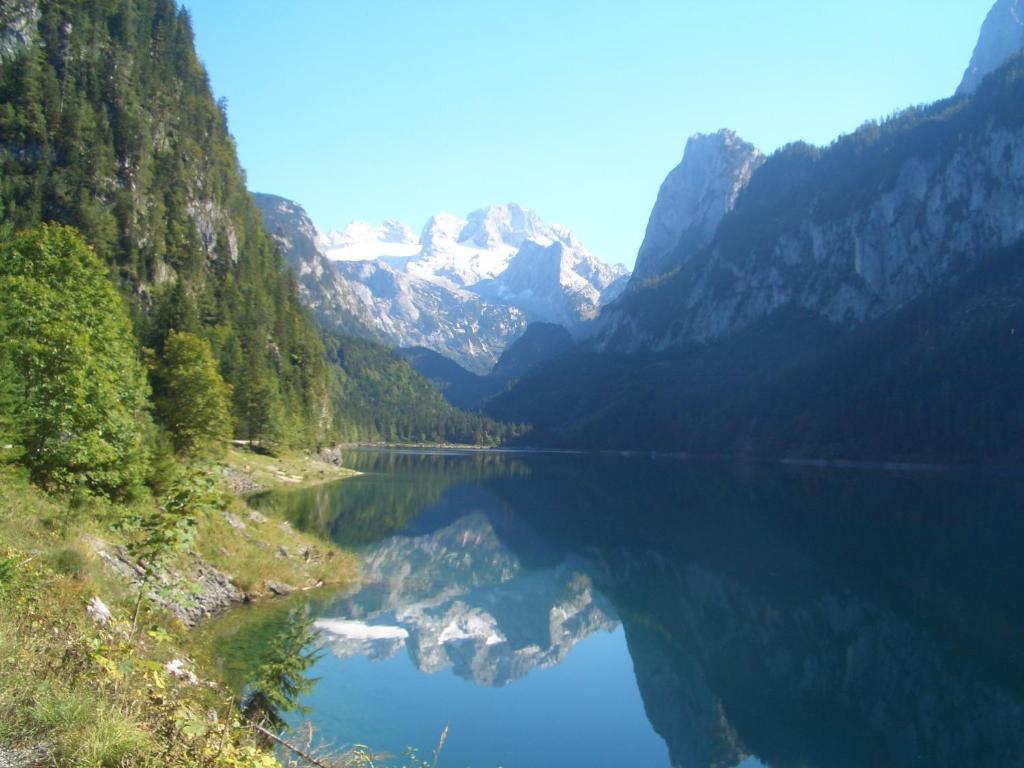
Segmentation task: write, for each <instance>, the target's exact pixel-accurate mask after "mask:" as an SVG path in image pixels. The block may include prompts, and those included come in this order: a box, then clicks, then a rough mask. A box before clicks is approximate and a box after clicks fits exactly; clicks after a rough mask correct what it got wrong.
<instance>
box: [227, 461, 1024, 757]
mask: <svg viewBox="0 0 1024 768" xmlns="http://www.w3.org/2000/svg"><path fill="white" fill-rule="evenodd" d="M344 460H345V463H346V465H347V466H350V467H353V468H355V469H358V470H360V471H362V472H363V473H365V474H364V475H362V476H361V477H357V478H354V479H351V480H345V481H342V482H340V483H335V484H332V485H326V486H320V487H315V488H311V489H303V490H296V491H290V492H279V493H274V494H270V495H267V496H264V497H261V498H259V499H257V500H255V501H254V503H255V504H257V505H268V504H270V505H274V506H275V507H277V508H278V509H280V510H282V511H283V512H284V513H285V514H287V515H288V517H289V519H290V520H291V521H292V523H293V525H295V526H297V527H301V528H303V529H305V530H308V531H312V532H316V533H318V534H320V535H321V536H324V537H328V538H331V539H333V540H335V541H337V542H339V543H340V544H342V545H344V546H346V547H350V548H352V549H354V550H355V551H357V552H358V553H359V555H360V557H361V558H362V564H363V568H362V572H363V576H362V578H363V581H362V583H361V584H360V586H359V587H358V588H356V589H354V590H351V591H349V592H347V593H344V594H333V595H324V594H318V595H316V596H314V597H311V598H308V599H304V600H305V606H304V607H305V610H308V611H311V612H312V613H313V616H314V617H315V618H316V627H317V629H318V633H319V640H318V644H319V645H320V647H321V648H322V656H321V657H320V660H319V661H318V662H317V664H316V665H315V667H314V668H313V670H312V674H313V675H314V676H316V677H317V678H319V682H318V683H317V685H316V687H315V689H314V690H313V692H312V693H311V694H310V695H309V696H308V697H307V698H306V699H305V701H304V703H305V705H306V706H307V707H308V708H309V712H308V714H307V715H305V716H304V718H307V719H309V720H310V721H311V722H312V723H313V724H314V725H315V726H316V727H317V728H318V729H319V732H320V734H321V735H322V736H323V737H325V738H327V739H329V740H331V741H332V742H334V743H336V744H339V745H344V744H355V743H360V744H367V745H369V746H370V747H372V748H373V749H374V750H375V751H377V752H385V753H389V754H391V755H394V756H395V758H394V759H393V760H391V761H390V762H388V761H385V762H387V764H393V765H403V764H404V762H403V760H402V757H401V756H402V754H403V752H404V750H405V749H406V748H407V747H410V746H411V747H416V748H418V749H419V751H420V756H421V758H422V757H424V756H425V757H427V758H428V762H429V760H430V759H432V751H433V749H434V747H435V745H436V744H437V742H438V738H439V736H440V734H441V732H442V730H443V729H444V728H446V727H447V728H448V736H447V741H446V743H445V745H444V748H443V751H442V753H441V757H440V760H439V763H438V764H439V765H440V766H444V767H445V768H495V767H496V766H502V767H503V768H556V767H557V768H565V767H567V766H568V767H575V766H581V767H582V766H586V767H587V768H602V767H604V766H609V767H611V766H614V767H615V768H633V767H634V766H635V767H636V768H641V767H642V768H660V767H666V768H667V767H668V766H686V767H687V768H689V767H690V766H694V767H699V768H705V767H708V768H710V767H711V766H716V767H718V766H723V767H728V768H732V767H733V766H743V768H756V767H758V766H780V767H781V766H804V767H817V766H821V767H822V768H825V767H826V766H827V767H828V768H837V767H840V768H841V767H843V766H851V767H852V766H959V767H964V766H1000V768H1005V767H1006V766H1024V589H1022V587H1024V583H1022V582H1024V575H1022V573H1024V571H1022V568H1021V545H1022V543H1024V515H1022V511H1024V482H1022V479H1021V477H1019V476H1017V475H1014V474H1012V473H1002V472H996V471H968V470H949V471H924V470H919V471H897V470H882V469H855V468H847V469H828V468H814V467H800V466H783V465H775V464H744V465H737V464H730V463H724V462H722V463H716V462H710V461H693V460H684V459H681V458H672V457H658V456H653V457H652V456H629V455H572V454H555V453H514V452H510V453H496V452H455V451H452V452H443V451H438V452H404V451H356V452H351V453H348V454H346V455H345V457H344ZM286 606H287V607H288V610H293V609H294V602H292V603H282V604H280V605H273V606H270V607H264V608H256V609H245V608H243V609H239V610H238V611H236V612H234V614H233V615H230V616H229V617H227V618H226V619H224V620H223V623H222V625H221V629H219V630H218V629H217V628H216V627H215V632H218V634H217V641H216V649H217V653H218V654H219V655H220V656H221V660H222V663H223V664H224V668H225V670H227V674H228V676H229V677H230V678H232V679H233V680H234V682H235V684H236V685H239V686H240V685H244V682H245V677H246V675H247V674H251V670H252V664H253V663H254V662H253V659H254V658H256V657H258V655H259V650H260V644H261V643H264V642H266V637H268V636H269V634H271V630H272V628H273V626H274V624H275V622H280V621H283V620H287V616H288V613H287V612H286Z"/></svg>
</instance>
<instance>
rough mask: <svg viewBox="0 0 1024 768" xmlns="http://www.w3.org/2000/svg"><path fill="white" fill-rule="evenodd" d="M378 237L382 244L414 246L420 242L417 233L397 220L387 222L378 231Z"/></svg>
mask: <svg viewBox="0 0 1024 768" xmlns="http://www.w3.org/2000/svg"><path fill="white" fill-rule="evenodd" d="M378 237H379V238H380V241H381V242H382V243H403V244H413V243H416V242H418V240H417V238H416V233H415V232H413V231H412V229H411V228H409V227H408V226H406V225H405V224H403V223H402V222H400V221H398V220H396V219H388V220H387V221H385V222H384V223H383V224H382V225H381V226H380V229H379V230H378Z"/></svg>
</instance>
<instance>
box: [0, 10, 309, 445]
mask: <svg viewBox="0 0 1024 768" xmlns="http://www.w3.org/2000/svg"><path fill="white" fill-rule="evenodd" d="M21 6H22V7H21V8H19V7H17V4H16V6H15V8H14V9H13V10H12V11H9V14H13V18H9V19H5V26H6V27H7V28H8V29H17V28H18V27H19V22H21V26H22V28H23V29H25V30H27V31H26V33H25V35H22V36H20V37H19V36H18V35H12V36H11V37H10V38H5V39H9V40H10V41H12V42H10V43H9V44H8V45H6V46H5V47H4V51H3V54H2V55H3V59H2V60H0V178H2V181H0V200H2V202H3V205H4V208H5V211H6V215H7V217H8V218H9V220H10V222H11V223H12V224H13V225H14V226H15V227H16V228H19V229H20V228H25V227H31V226H34V225H36V224H38V223H39V222H42V221H54V222H61V223H65V224H69V225H72V226H74V227H76V228H77V229H79V230H80V231H81V232H82V233H83V235H84V236H85V238H86V240H87V241H88V242H89V243H90V244H91V245H92V246H93V247H94V248H95V250H96V252H97V254H99V256H100V257H101V258H102V259H103V260H104V261H105V262H106V264H107V265H108V267H109V269H110V273H111V274H112V275H113V276H114V277H115V278H116V281H117V283H118V285H119V286H120V288H121V289H122V292H123V293H124V295H125V296H126V297H127V298H128V300H129V304H130V307H131V311H132V313H133V315H134V316H135V318H136V325H137V326H138V328H139V329H140V332H141V333H142V336H143V339H144V341H145V342H146V343H147V344H150V345H152V346H154V348H155V349H156V350H157V352H158V354H159V353H162V352H163V347H162V341H163V339H164V338H165V337H166V336H167V334H168V333H169V332H170V331H173V330H178V331H189V332H194V333H197V334H198V335H201V336H203V337H204V338H205V339H207V341H208V342H209V343H210V344H211V346H212V348H213V351H214V353H215V356H216V358H217V361H218V365H219V368H220V373H221V375H222V376H223V377H224V378H225V379H226V380H227V381H228V383H230V384H231V385H232V386H233V392H234V397H235V402H234V412H235V417H236V418H235V424H234V428H235V431H236V432H237V433H238V434H239V435H241V436H245V437H250V436H254V437H257V438H263V437H268V438H275V439H280V440H283V441H286V442H292V443H299V442H303V443H308V442H312V441H314V440H317V439H320V438H321V437H322V436H323V435H324V430H325V429H326V427H327V426H328V423H329V420H328V419H327V418H326V417H325V411H326V409H327V401H328V396H327V387H328V380H329V379H328V374H327V369H326V365H325V362H324V360H323V350H322V346H321V344H320V341H319V338H318V336H317V334H316V331H315V329H314V327H313V325H312V323H311V322H310V321H309V320H308V319H307V317H306V314H305V311H304V310H303V308H302V307H301V306H300V304H299V301H298V298H297V295H296V291H295V286H294V282H293V279H292V277H291V274H290V273H289V272H288V270H287V268H286V267H285V265H284V263H283V262H282V260H281V258H280V257H279V255H278V254H277V253H276V251H275V250H274V247H273V245H272V244H271V242H270V241H269V240H268V238H267V237H266V235H265V234H264V233H263V226H262V220H261V218H260V215H259V212H258V211H257V210H256V208H255V206H254V205H253V203H252V199H251V197H250V196H249V194H248V192H247V191H246V188H245V179H244V175H243V173H242V171H241V170H240V169H239V167H238V161H237V158H236V155H235V146H234V142H233V140H232V138H231V136H230V135H229V134H228V130H227V125H226V118H225V113H224V108H223V105H218V104H215V103H214V101H213V98H212V97H211V94H210V87H209V82H208V80H207V76H206V73H205V71H204V69H203V67H202V65H201V64H200V62H199V60H198V58H197V57H196V54H195V51H194V48H193V41H192V28H191V23H190V20H189V17H188V14H187V12H186V11H185V10H184V9H179V8H178V7H177V6H176V4H175V2H174V1H173V0H106V1H105V2H92V3H78V2H65V1H63V0H47V1H46V2H40V3H22V4H21ZM34 11H37V13H34ZM19 14H20V18H19Z"/></svg>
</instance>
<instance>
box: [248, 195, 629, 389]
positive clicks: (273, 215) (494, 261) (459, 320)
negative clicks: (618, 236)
mask: <svg viewBox="0 0 1024 768" xmlns="http://www.w3.org/2000/svg"><path fill="white" fill-rule="evenodd" d="M256 202H257V204H258V205H259V206H260V209H261V211H262V212H263V218H264V223H265V226H266V228H267V232H268V233H269V234H270V235H271V236H273V237H274V238H275V239H276V241H277V243H278V245H279V246H280V247H281V250H282V253H283V254H284V256H285V258H286V259H287V260H288V263H289V265H290V266H291V268H292V270H293V271H294V272H295V275H296V277H297V279H298V282H299V292H300V294H301V295H302V298H303V301H304V302H305V303H306V304H307V305H308V306H309V307H310V308H312V309H313V311H314V312H315V313H316V314H317V316H318V317H319V318H320V319H321V320H322V321H323V322H324V323H325V324H327V325H328V326H329V327H332V328H335V329H337V330H342V331H347V332H350V333H351V332H356V333H359V334H361V335H367V333H369V334H370V335H372V336H374V337H376V338H377V339H378V340H380V341H383V342H385V343H387V344H389V345H391V346H394V347H425V348H427V349H431V350H433V351H435V352H438V353H440V354H442V355H444V356H446V357H449V358H451V359H453V360H455V361H456V362H458V363H459V364H460V365H462V366H464V367H466V368H468V369H469V370H472V371H474V372H476V373H486V372H487V371H488V370H489V369H490V367H491V366H492V365H493V364H494V363H495V362H496V361H497V359H498V357H499V355H500V354H501V352H502V351H503V350H504V349H505V348H506V347H507V346H508V345H509V344H510V343H511V342H512V341H514V340H515V339H516V338H517V337H518V336H519V335H521V334H522V333H523V331H525V329H526V326H527V324H528V323H529V322H533V321H545V322H557V323H563V324H566V325H569V326H574V325H578V324H580V323H581V322H583V321H586V320H588V319H590V318H592V317H594V316H595V315H596V314H597V312H598V309H599V307H600V306H602V305H604V304H606V303H607V302H609V301H611V300H612V299H613V298H615V296H616V295H617V294H618V292H619V291H621V290H622V288H623V287H624V286H625V280H626V278H627V277H628V275H629V273H628V271H627V270H626V269H625V267H622V266H608V265H606V264H604V263H602V262H601V261H600V260H599V259H597V258H596V257H595V256H593V254H591V253H590V252H589V251H587V249H586V248H584V247H583V245H582V243H580V241H579V240H578V239H577V238H576V237H575V236H574V235H573V234H572V233H571V232H570V231H569V230H567V229H565V228H564V227H559V226H551V225H548V224H545V223H544V222H543V221H541V220H540V218H539V217H538V216H537V215H536V214H535V213H533V212H532V211H530V210H527V209H525V208H521V207H520V206H517V205H514V204H509V205H496V206H490V207H489V208H484V209H481V210H479V211H474V212H473V213H471V214H469V216H468V217H467V218H466V219H465V220H464V219H459V218H456V217H455V216H450V215H448V214H439V215H437V216H434V217H432V218H431V219H430V220H429V221H428V222H427V224H426V225H425V226H424V227H423V231H422V234H421V235H420V237H419V238H417V237H416V236H415V235H414V234H413V233H412V232H411V231H410V230H409V229H408V227H404V226H403V225H400V224H398V223H397V222H389V223H388V224H386V225H385V226H383V227H379V228H375V227H371V226H370V225H368V224H362V223H358V222H357V223H353V224H352V225H350V226H349V227H348V228H346V229H345V230H344V231H342V232H332V233H329V234H328V235H326V236H325V235H321V234H320V233H319V232H318V231H317V230H316V227H315V226H314V225H313V222H312V221H310V219H309V217H308V216H307V215H306V212H305V211H304V210H303V209H302V207H301V206H300V205H298V204H297V203H294V202H292V201H290V200H285V199H283V198H280V197H275V196H273V195H256ZM397 253H401V254H404V255H401V256H399V255H395V254H397Z"/></svg>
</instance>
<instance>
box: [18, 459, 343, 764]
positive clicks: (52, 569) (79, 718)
mask: <svg viewBox="0 0 1024 768" xmlns="http://www.w3.org/2000/svg"><path fill="white" fill-rule="evenodd" d="M312 461H313V459H311V458H310V457H303V456H293V457H286V458H284V459H271V458H270V457H263V456H259V457H257V456H256V455H250V454H248V453H247V452H245V451H242V450H238V451H233V452H232V454H231V455H229V456H228V457H227V458H226V460H225V463H224V464H223V465H220V466H219V467H213V468H208V469H207V470H206V471H205V472H204V475H205V476H212V477H215V478H226V477H227V472H226V470H229V469H233V470H235V471H246V470H245V469H244V468H245V467H246V466H247V465H248V466H249V467H250V469H249V470H248V471H250V472H251V473H252V475H253V476H254V477H255V478H258V479H259V481H260V482H265V483H266V484H267V485H266V486H265V487H272V486H273V485H274V483H273V481H272V479H271V478H272V477H276V476H277V474H278V473H281V474H285V475H287V476H288V478H300V479H298V480H292V479H287V480H282V479H280V478H278V482H279V483H280V484H288V485H294V484H298V483H308V482H312V481H314V480H316V479H319V478H320V477H321V475H320V473H321V472H323V477H324V479H335V478H338V477H344V476H347V475H348V474H350V473H348V472H347V471H345V470H341V469H340V468H338V467H332V466H330V465H323V467H322V468H321V467H317V466H315V465H314V464H313V463H312ZM318 463H319V462H318ZM239 465H240V469H239ZM215 491H216V495H217V499H218V503H217V504H216V505H213V506H212V507H207V508H204V509H203V511H201V512H198V513H197V514H196V515H195V530H194V535H193V538H192V539H191V542H192V543H191V545H190V546H189V547H188V548H187V549H185V550H183V551H181V552H176V553H174V555H173V556H172V557H171V558H170V559H169V560H168V562H167V565H166V568H165V569H164V570H163V571H161V573H160V574H159V578H154V579H151V580H146V579H144V578H143V576H142V575H141V574H139V573H138V572H133V567H134V568H135V569H136V571H138V569H139V566H138V562H139V561H138V559H137V555H136V554H135V553H136V550H134V549H133V542H134V541H135V540H137V539H138V536H139V533H138V530H137V529H135V528H133V527H132V525H131V524H126V521H131V520H136V519H139V520H145V519H148V518H150V517H152V516H154V515H158V514H159V510H158V509H157V507H158V502H157V501H156V500H155V499H153V498H150V497H145V498H142V499H140V500H137V501H134V502H130V503H113V502H110V501H105V500H100V499H96V498H93V497H85V496H78V495H68V496H51V495H48V494H46V493H44V492H42V491H41V490H39V489H38V488H37V487H35V486H34V485H32V484H31V483H30V482H29V480H28V476H27V473H26V472H25V471H24V470H22V469H21V468H20V467H16V466H4V465H0V764H7V763H5V762H4V761H5V760H9V759H10V758H11V757H12V755H16V754H18V752H19V751H23V756H24V757H26V762H25V763H24V764H26V765H37V764H38V765H58V766H200V765H203V766H224V767H240V766H272V765H277V762H276V760H275V758H274V756H273V753H272V751H271V750H268V749H267V748H266V746H265V744H263V743H261V742H259V741H258V740H257V738H256V736H255V734H254V733H253V732H252V730H251V729H250V728H248V727H246V726H245V724H244V723H243V722H242V720H241V718H240V717H239V714H238V710H237V704H236V701H235V695H234V694H233V693H232V691H231V690H230V689H229V688H228V687H226V686H224V685H223V684H222V682H221V681H219V680H216V679H215V678H216V674H215V670H213V669H212V666H211V665H209V664H207V663H205V662H204V661H203V660H202V654H191V655H190V650H191V649H192V648H193V646H194V645H195V642H196V641H195V639H194V637H193V635H192V634H191V633H190V631H189V629H188V628H187V626H186V623H185V622H186V621H187V620H188V621H190V620H191V619H193V618H195V617H197V616H201V615H202V614H203V613H204V612H207V611H212V610H216V609H217V607H218V605H219V606H220V607H223V602H224V601H223V599H222V600H221V602H220V603H217V602H216V601H214V602H213V603H211V604H210V606H212V607H204V608H202V609H201V610H199V611H198V613H197V609H196V605H197V604H200V605H201V604H202V601H203V600H204V599H206V597H208V595H206V597H204V594H205V593H206V592H209V591H210V587H209V584H210V583H211V582H210V574H211V573H212V574H215V575H217V578H218V579H220V578H221V577H223V579H224V581H225V582H226V585H227V586H225V587H224V589H225V590H229V589H233V590H234V592H233V593H232V594H234V595H235V598H234V599H237V598H238V597H240V596H241V595H245V596H246V597H249V598H256V599H261V598H269V597H272V596H273V595H275V594H279V593H282V592H290V591H299V590H306V589H313V588H316V587H318V586H324V585H330V584H342V583H346V582H349V581H352V580H354V579H355V578H356V564H355V560H354V558H353V557H352V556H351V555H349V554H347V553H345V552H343V551H341V550H339V549H337V548H336V547H334V546H333V545H331V544H328V543H325V542H323V541H321V540H319V539H315V538H313V537H310V536H307V535H305V534H303V533H301V532H299V531H296V530H294V529H293V528H292V527H291V526H290V525H288V524H287V522H286V521H284V520H282V519H278V518H275V517H274V516H273V514H272V513H270V512H268V513H266V514H258V513H254V512H252V511H251V510H250V509H249V508H248V507H247V506H246V505H245V503H244V502H243V501H242V500H241V499H240V498H239V497H238V496H237V495H235V494H225V493H223V492H221V491H220V490H219V489H215ZM143 583H144V587H143V586H142V584H143ZM213 583H215V584H218V585H219V584H220V582H219V581H217V580H214V582H213ZM140 593H142V594H145V598H144V599H141V600H140ZM218 597H219V598H223V595H218ZM96 598H98V599H99V600H100V601H102V604H103V607H105V608H106V609H108V610H109V615H105V614H104V615H101V614H103V613H104V612H103V610H102V608H99V607H98V604H97V603H96V602H95V599H96ZM90 605H92V606H93V609H92V613H93V615H90V612H89V608H90ZM183 608H185V609H187V610H182V609H183ZM193 655H194V656H195V657H196V658H197V659H199V661H198V662H197V661H194V660H193V658H192V656H193Z"/></svg>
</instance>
